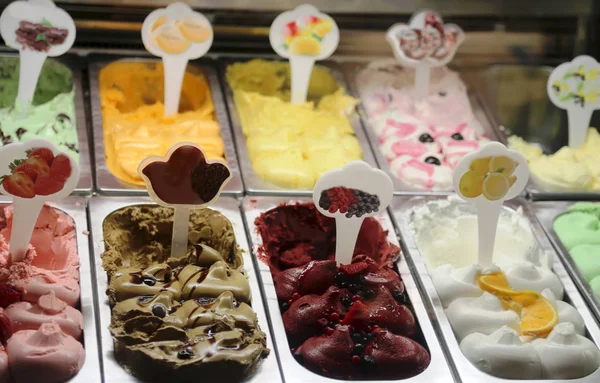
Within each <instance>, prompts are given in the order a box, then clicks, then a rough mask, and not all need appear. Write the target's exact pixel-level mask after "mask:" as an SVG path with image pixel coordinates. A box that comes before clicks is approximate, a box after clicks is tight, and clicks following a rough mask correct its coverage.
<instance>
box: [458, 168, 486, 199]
mask: <svg viewBox="0 0 600 383" xmlns="http://www.w3.org/2000/svg"><path fill="white" fill-rule="evenodd" d="M484 177H485V175H482V174H479V173H478V172H477V171H475V170H469V171H467V172H466V173H465V174H463V176H462V177H460V182H459V184H458V188H459V189H460V192H461V193H462V194H463V195H464V196H465V197H467V198H475V197H477V196H478V195H480V194H481V193H482V192H483V186H482V184H483V179H484Z"/></svg>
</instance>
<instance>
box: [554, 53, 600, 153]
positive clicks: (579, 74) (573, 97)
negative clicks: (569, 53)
mask: <svg viewBox="0 0 600 383" xmlns="http://www.w3.org/2000/svg"><path fill="white" fill-rule="evenodd" d="M599 74H600V63H598V61H596V59H595V58H593V57H591V56H577V57H575V58H574V59H573V60H572V61H569V62H567V63H563V64H560V65H559V66H557V67H556V68H555V69H554V70H553V71H552V73H551V74H550V77H549V78H548V83H547V86H546V87H547V90H548V97H549V98H550V101H552V103H553V104H554V105H556V106H557V107H559V108H561V109H564V110H566V111H567V117H568V121H569V146H570V147H578V146H581V145H583V144H584V143H585V138H586V136H587V131H588V127H589V126H590V120H591V118H592V113H594V111H595V110H598V109H600V76H599Z"/></svg>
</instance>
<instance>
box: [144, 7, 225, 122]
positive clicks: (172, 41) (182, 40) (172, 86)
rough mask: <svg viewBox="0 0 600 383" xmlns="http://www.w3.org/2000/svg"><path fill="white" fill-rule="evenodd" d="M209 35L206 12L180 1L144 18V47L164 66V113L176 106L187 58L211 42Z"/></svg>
mask: <svg viewBox="0 0 600 383" xmlns="http://www.w3.org/2000/svg"><path fill="white" fill-rule="evenodd" d="M213 37H214V33H213V28H212V25H211V23H210V21H209V20H208V19H207V18H206V16H204V15H203V14H202V13H199V12H196V11H194V10H193V9H192V8H190V6H188V5H187V4H184V3H180V2H177V3H172V4H169V6H168V7H166V8H159V9H156V10H154V11H152V12H151V13H150V14H149V15H148V16H147V17H146V19H145V20H144V24H142V41H143V43H144V47H145V48H146V50H147V51H148V52H150V53H152V54H153V55H154V56H158V57H161V58H162V62H163V65H164V68H165V70H164V72H165V97H164V100H165V116H171V115H173V114H175V113H177V110H178V109H179V99H180V97H181V86H182V83H183V76H184V74H185V69H186V67H187V63H188V61H189V60H195V59H197V58H200V57H202V56H204V55H205V54H206V52H208V50H209V49H210V47H211V46H212V43H213Z"/></svg>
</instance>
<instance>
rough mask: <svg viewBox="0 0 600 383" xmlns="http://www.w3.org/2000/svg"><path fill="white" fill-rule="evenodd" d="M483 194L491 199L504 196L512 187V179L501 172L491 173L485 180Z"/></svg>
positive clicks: (495, 199)
mask: <svg viewBox="0 0 600 383" xmlns="http://www.w3.org/2000/svg"><path fill="white" fill-rule="evenodd" d="M482 186H483V196H484V197H485V198H487V199H488V200H490V201H497V200H499V199H500V198H502V197H504V196H505V195H506V193H508V189H510V181H509V180H508V178H506V176H505V175H503V174H501V173H490V174H488V175H487V177H485V180H484V181H483V185H482Z"/></svg>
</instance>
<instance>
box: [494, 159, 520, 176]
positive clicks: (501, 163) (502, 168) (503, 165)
mask: <svg viewBox="0 0 600 383" xmlns="http://www.w3.org/2000/svg"><path fill="white" fill-rule="evenodd" d="M517 165H518V163H517V162H516V161H515V160H513V159H512V158H510V157H506V156H497V157H492V158H491V159H490V172H498V173H502V174H504V175H505V176H507V177H508V176H510V175H512V173H513V171H514V170H515V168H516V167H517Z"/></svg>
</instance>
